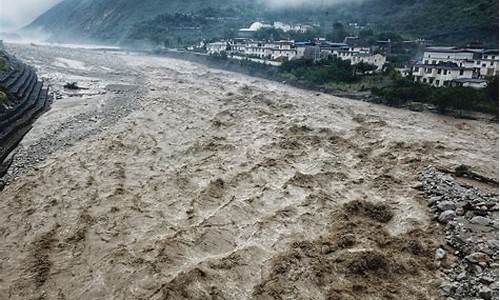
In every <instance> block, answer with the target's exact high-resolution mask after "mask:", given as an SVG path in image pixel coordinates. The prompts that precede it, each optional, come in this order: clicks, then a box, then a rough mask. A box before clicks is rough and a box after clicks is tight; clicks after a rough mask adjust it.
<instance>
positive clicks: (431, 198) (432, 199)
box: [427, 196, 443, 206]
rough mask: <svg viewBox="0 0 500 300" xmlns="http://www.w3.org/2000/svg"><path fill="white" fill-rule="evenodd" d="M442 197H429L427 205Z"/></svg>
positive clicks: (431, 204)
mask: <svg viewBox="0 0 500 300" xmlns="http://www.w3.org/2000/svg"><path fill="white" fill-rule="evenodd" d="M442 198H443V197H441V196H434V197H430V198H429V199H428V200H427V202H428V204H429V206H433V205H434V204H436V202H438V201H439V200H441V199H442Z"/></svg>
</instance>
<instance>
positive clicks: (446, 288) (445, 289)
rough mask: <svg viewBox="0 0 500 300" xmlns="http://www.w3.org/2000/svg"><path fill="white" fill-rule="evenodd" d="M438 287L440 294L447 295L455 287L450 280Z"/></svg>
mask: <svg viewBox="0 0 500 300" xmlns="http://www.w3.org/2000/svg"><path fill="white" fill-rule="evenodd" d="M439 288H440V289H441V294H442V295H443V296H448V295H450V294H451V292H452V291H454V290H455V287H454V286H453V284H451V283H450V282H445V283H443V284H441V286H440V287H439Z"/></svg>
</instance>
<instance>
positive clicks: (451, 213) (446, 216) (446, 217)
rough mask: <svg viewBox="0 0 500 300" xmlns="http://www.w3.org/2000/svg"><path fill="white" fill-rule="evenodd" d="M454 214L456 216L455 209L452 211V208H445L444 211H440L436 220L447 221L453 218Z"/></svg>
mask: <svg viewBox="0 0 500 300" xmlns="http://www.w3.org/2000/svg"><path fill="white" fill-rule="evenodd" d="M456 216H457V214H456V213H455V211H453V210H446V211H444V212H442V213H441V214H440V215H439V218H438V220H439V222H441V223H447V222H449V221H451V220H453V219H455V217H456Z"/></svg>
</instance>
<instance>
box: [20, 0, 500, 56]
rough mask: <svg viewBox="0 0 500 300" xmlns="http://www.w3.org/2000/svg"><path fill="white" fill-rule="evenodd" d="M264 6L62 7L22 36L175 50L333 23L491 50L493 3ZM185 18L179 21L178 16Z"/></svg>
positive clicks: (119, 0) (91, 3) (171, 1)
mask: <svg viewBox="0 0 500 300" xmlns="http://www.w3.org/2000/svg"><path fill="white" fill-rule="evenodd" d="M262 1H263V0H210V1H206V0H168V1H166V0H142V1H136V0H65V1H63V2H61V3H60V4H58V5H56V6H55V7H54V8H52V9H50V10H49V11H48V12H46V13H45V14H43V15H42V16H40V17H39V18H38V19H36V20H35V21H34V22H33V23H32V24H30V25H29V26H28V27H27V28H26V29H42V30H44V31H46V32H48V33H50V34H52V36H53V37H54V38H55V39H58V40H62V41H75V40H82V39H83V40H93V41H102V42H107V43H119V42H123V41H132V40H134V39H137V40H148V41H152V42H153V43H160V44H162V43H167V44H171V45H173V44H178V42H182V41H179V36H182V37H183V38H185V41H189V42H191V41H195V40H198V39H201V38H202V37H208V38H211V37H215V36H221V37H222V36H224V35H229V34H231V32H234V31H235V30H237V29H238V28H239V27H241V26H246V25H248V24H249V23H250V22H252V21H253V20H257V19H259V20H264V21H284V22H308V23H314V24H320V25H321V31H322V32H323V34H325V35H326V34H328V33H330V32H331V24H333V23H334V22H338V21H340V22H343V23H351V22H358V23H362V24H369V26H370V27H371V28H373V29H374V30H376V31H380V32H382V31H394V32H398V33H400V34H402V35H403V36H406V37H409V38H426V39H433V40H435V41H436V42H437V43H442V44H465V43H468V42H472V41H476V40H479V41H481V42H483V43H484V44H485V45H489V46H496V45H498V1H496V0H476V1H469V0H366V1H363V2H353V3H351V4H345V3H344V4H342V5H341V4H339V5H337V6H322V7H319V6H311V5H307V6H304V7H294V8H288V9H287V8H286V6H282V7H281V8H280V9H274V10H270V9H267V7H266V6H265V5H264V4H263V3H262ZM183 16H184V17H183Z"/></svg>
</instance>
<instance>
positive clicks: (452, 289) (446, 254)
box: [419, 166, 499, 300]
mask: <svg viewBox="0 0 500 300" xmlns="http://www.w3.org/2000/svg"><path fill="white" fill-rule="evenodd" d="M464 171H467V172H464ZM457 175H458V176H457ZM474 175H476V176H474ZM478 177H479V178H478ZM460 179H462V181H460ZM464 179H465V180H464ZM420 180H421V182H422V184H421V185H420V186H419V188H420V189H421V190H423V191H424V193H425V194H426V195H427V202H428V206H429V207H430V208H431V210H432V212H433V214H434V219H435V220H436V221H437V222H439V223H440V224H442V227H441V228H442V230H443V231H444V234H445V237H446V245H442V247H440V248H438V249H437V250H436V263H437V264H438V266H439V267H440V270H441V271H442V272H443V273H444V274H445V275H444V278H445V281H444V282H443V283H442V284H441V293H442V295H443V296H446V297H448V298H447V299H477V298H479V299H486V300H490V299H498V294H499V292H498V192H497V188H498V183H497V182H496V180H493V179H489V178H483V177H482V176H477V174H475V173H473V172H471V171H469V168H467V167H465V166H461V167H458V168H457V169H456V170H454V172H453V173H451V174H450V172H447V173H444V172H442V171H438V170H436V169H434V168H429V169H426V170H425V171H424V172H423V173H422V175H421V176H420ZM478 180H479V181H478ZM474 181H476V182H474ZM474 183H475V184H474ZM478 183H479V186H481V185H486V186H483V187H482V188H478V187H477V186H478ZM488 185H489V186H488ZM484 190H486V191H484ZM488 190H490V191H488Z"/></svg>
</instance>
